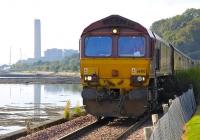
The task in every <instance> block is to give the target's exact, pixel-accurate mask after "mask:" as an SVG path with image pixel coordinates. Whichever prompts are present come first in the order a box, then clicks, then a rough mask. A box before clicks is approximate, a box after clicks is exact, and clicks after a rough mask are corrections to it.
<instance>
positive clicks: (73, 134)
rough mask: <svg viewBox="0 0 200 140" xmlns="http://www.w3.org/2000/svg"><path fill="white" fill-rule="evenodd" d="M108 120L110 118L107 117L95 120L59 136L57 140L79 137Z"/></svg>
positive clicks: (70, 139) (69, 139)
mask: <svg viewBox="0 0 200 140" xmlns="http://www.w3.org/2000/svg"><path fill="white" fill-rule="evenodd" d="M109 121H110V119H108V118H105V119H102V120H98V121H95V122H93V123H91V124H89V125H87V126H83V127H81V128H79V129H78V130H75V131H73V132H71V133H69V134H67V135H65V136H63V137H61V138H59V139H58V140H72V139H76V138H78V137H81V135H83V134H84V133H87V132H89V131H91V130H94V129H96V128H98V127H101V126H103V125H105V124H107V123H108V122H109Z"/></svg>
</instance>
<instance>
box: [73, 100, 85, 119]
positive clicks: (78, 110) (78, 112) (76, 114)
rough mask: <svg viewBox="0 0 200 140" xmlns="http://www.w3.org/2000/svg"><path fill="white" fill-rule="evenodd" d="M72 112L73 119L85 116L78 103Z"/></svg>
mask: <svg viewBox="0 0 200 140" xmlns="http://www.w3.org/2000/svg"><path fill="white" fill-rule="evenodd" d="M73 112H74V115H73V116H74V117H79V116H83V115H86V112H85V110H83V109H82V108H81V107H80V103H79V102H77V104H76V107H75V108H74V109H73Z"/></svg>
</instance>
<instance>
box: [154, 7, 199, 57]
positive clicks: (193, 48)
mask: <svg viewBox="0 0 200 140" xmlns="http://www.w3.org/2000/svg"><path fill="white" fill-rule="evenodd" d="M151 30H152V31H154V32H155V33H157V34H158V35H159V36H161V37H163V38H164V39H165V40H167V41H169V42H171V43H172V44H173V45H174V46H175V47H177V48H178V49H179V50H181V51H182V52H184V53H185V54H187V55H189V56H190V57H192V58H194V59H200V9H188V10H186V11H185V12H184V13H183V14H182V15H177V16H175V17H172V18H168V19H162V20H159V21H156V22H154V23H153V24H152V26H151Z"/></svg>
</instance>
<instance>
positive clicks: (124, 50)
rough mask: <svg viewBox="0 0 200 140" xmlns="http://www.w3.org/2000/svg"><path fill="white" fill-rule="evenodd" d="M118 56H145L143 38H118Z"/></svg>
mask: <svg viewBox="0 0 200 140" xmlns="http://www.w3.org/2000/svg"><path fill="white" fill-rule="evenodd" d="M118 55H119V56H133V57H134V56H135V57H142V56H144V55H145V38H144V37H141V36H128V37H119V40H118Z"/></svg>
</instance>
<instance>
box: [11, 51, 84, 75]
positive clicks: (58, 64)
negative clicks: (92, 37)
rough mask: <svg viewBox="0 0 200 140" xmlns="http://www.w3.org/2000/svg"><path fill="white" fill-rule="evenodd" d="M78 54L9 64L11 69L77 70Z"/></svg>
mask: <svg viewBox="0 0 200 140" xmlns="http://www.w3.org/2000/svg"><path fill="white" fill-rule="evenodd" d="M79 64H80V61H79V54H74V55H72V56H70V57H65V58H64V59H63V60H60V61H52V62H49V61H46V62H45V61H41V60H38V61H36V62H34V63H26V62H20V61H19V62H17V63H16V64H13V65H12V66H11V71H53V72H63V71H79V69H80V68H79Z"/></svg>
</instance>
